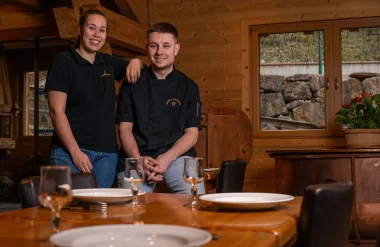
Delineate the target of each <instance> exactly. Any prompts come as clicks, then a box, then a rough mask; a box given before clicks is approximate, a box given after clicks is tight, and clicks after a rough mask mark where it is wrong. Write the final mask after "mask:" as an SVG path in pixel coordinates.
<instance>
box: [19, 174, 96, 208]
mask: <svg viewBox="0 0 380 247" xmlns="http://www.w3.org/2000/svg"><path fill="white" fill-rule="evenodd" d="M71 182H72V188H73V189H89V188H96V187H97V183H96V177H95V175H94V174H92V173H71ZM39 186H40V177H39V176H33V177H27V178H24V179H22V180H21V182H20V200H21V207H22V208H30V207H35V206H38V205H39V203H38V188H39Z"/></svg>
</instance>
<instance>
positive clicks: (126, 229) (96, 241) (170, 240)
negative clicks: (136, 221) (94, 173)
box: [50, 224, 211, 247]
mask: <svg viewBox="0 0 380 247" xmlns="http://www.w3.org/2000/svg"><path fill="white" fill-rule="evenodd" d="M210 240H211V234H210V233H209V232H207V231H204V230H200V229H197V228H191V227H185V226H171V225H154V224H151V225H149V224H147V225H122V224H120V225H101V226H90V227H80V228H75V229H70V230H66V231H62V232H59V233H57V234H54V235H53V236H51V237H50V241H51V242H52V243H53V244H55V245H58V246H71V247H79V246H80V247H90V246H91V247H100V246H107V247H109V246H113V247H118V246H123V247H124V246H134V247H140V246H141V247H142V246H144V247H145V246H155V247H167V246H186V247H195V246H200V245H203V244H206V243H208V242H210Z"/></svg>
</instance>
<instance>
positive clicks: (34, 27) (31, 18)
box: [0, 12, 58, 41]
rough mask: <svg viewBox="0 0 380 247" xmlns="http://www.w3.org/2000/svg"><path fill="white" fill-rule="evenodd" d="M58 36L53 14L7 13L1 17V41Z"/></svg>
mask: <svg viewBox="0 0 380 247" xmlns="http://www.w3.org/2000/svg"><path fill="white" fill-rule="evenodd" d="M57 35H58V30H57V26H56V25H55V21H54V17H53V15H52V14H35V13H25V12H10V13H8V12H7V13H3V14H2V15H1V16H0V41H8V40H19V39H29V38H35V37H51V36H57Z"/></svg>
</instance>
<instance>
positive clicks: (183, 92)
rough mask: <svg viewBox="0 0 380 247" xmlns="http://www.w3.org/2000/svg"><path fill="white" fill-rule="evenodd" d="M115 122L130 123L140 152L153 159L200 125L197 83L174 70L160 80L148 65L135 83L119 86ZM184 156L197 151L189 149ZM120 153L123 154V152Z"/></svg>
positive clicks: (193, 154)
mask: <svg viewBox="0 0 380 247" xmlns="http://www.w3.org/2000/svg"><path fill="white" fill-rule="evenodd" d="M116 122H117V123H120V122H132V123H133V135H134V137H135V139H136V142H137V146H138V148H139V151H140V154H141V155H144V156H150V157H152V158H157V156H159V155H160V154H163V153H165V152H167V151H168V150H169V149H170V148H171V147H172V146H173V145H174V143H175V142H176V141H177V140H178V139H179V138H180V137H182V136H183V135H184V131H185V129H187V128H190V127H197V128H201V102H200V100H199V88H198V85H197V84H196V83H195V82H193V81H192V80H191V79H190V78H188V77H187V76H186V75H185V74H183V73H182V72H180V71H178V70H176V69H173V71H172V72H171V73H170V74H169V75H168V76H167V77H166V78H165V79H164V80H158V79H157V77H156V76H155V75H154V73H153V72H152V70H151V68H150V67H149V68H145V69H142V70H141V76H140V78H139V79H138V81H137V83H136V84H128V83H123V85H122V87H121V90H120V98H119V105H118V108H117V112H116ZM184 155H188V156H193V157H195V156H196V155H197V154H196V152H195V149H194V148H191V149H190V150H188V151H187V152H186V153H184V154H182V155H181V156H184ZM121 156H122V157H123V156H126V155H125V153H124V152H123V151H122V152H121Z"/></svg>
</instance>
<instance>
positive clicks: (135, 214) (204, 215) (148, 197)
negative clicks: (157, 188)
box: [0, 193, 302, 247]
mask: <svg viewBox="0 0 380 247" xmlns="http://www.w3.org/2000/svg"><path fill="white" fill-rule="evenodd" d="M139 200H141V201H142V202H144V203H145V205H144V206H141V207H138V208H135V209H134V208H131V207H128V206H126V205H123V204H121V205H108V206H107V210H106V211H103V212H100V211H94V210H84V209H82V208H79V207H68V208H65V209H63V210H61V223H60V230H61V231H64V230H66V229H72V228H77V227H84V226H94V225H106V224H136V225H142V224H167V225H180V226H190V227H196V228H200V229H204V230H206V231H209V232H210V233H212V234H213V240H212V241H211V242H209V243H208V244H206V245H204V246H205V247H213V246H241V247H244V246H256V247H282V246H291V245H292V244H293V243H294V242H295V239H296V236H297V227H296V220H297V217H298V215H299V211H300V207H301V202H302V197H296V198H295V199H294V200H293V201H289V202H285V203H281V204H280V205H278V206H276V207H275V208H273V209H271V210H265V211H241V210H227V209H221V208H218V207H217V206H215V205H212V204H210V205H209V206H208V207H207V208H205V209H202V210H197V209H196V210H195V209H191V208H187V207H184V206H183V205H184V204H185V203H187V202H189V201H190V200H191V196H190V195H179V194H164V193H162V194H161V193H152V194H145V195H141V196H139ZM51 216H52V213H51V211H50V210H49V209H46V208H42V207H34V208H27V209H21V210H14V211H9V212H4V213H0V246H4V247H5V246H31V247H33V246H54V245H53V244H52V243H50V241H49V237H50V236H51V235H52V234H53V233H52V225H51V221H50V219H51Z"/></svg>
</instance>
